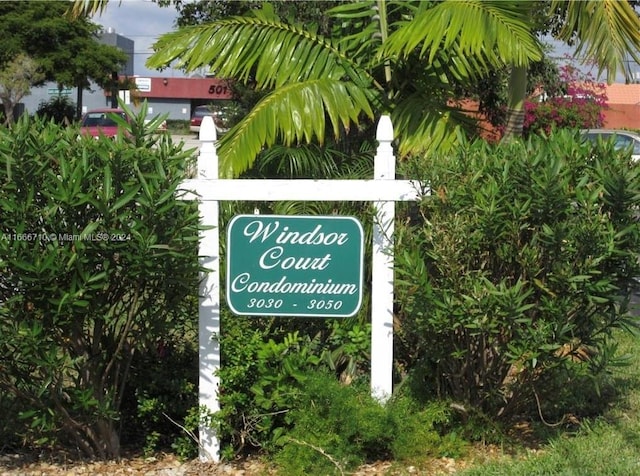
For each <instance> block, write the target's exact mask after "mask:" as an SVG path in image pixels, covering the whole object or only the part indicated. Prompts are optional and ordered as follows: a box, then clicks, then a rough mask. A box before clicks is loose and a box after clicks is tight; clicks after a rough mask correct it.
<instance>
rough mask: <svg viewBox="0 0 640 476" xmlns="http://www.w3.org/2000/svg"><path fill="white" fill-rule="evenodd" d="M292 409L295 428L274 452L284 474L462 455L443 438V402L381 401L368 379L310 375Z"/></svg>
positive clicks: (460, 445)
mask: <svg viewBox="0 0 640 476" xmlns="http://www.w3.org/2000/svg"><path fill="white" fill-rule="evenodd" d="M289 413H290V414H289V419H290V421H291V422H292V428H291V430H290V431H288V432H286V433H282V435H281V436H280V437H279V438H278V440H277V444H278V445H279V446H280V449H279V450H277V451H276V455H275V461H276V463H277V464H278V465H279V466H280V468H281V469H282V470H283V473H284V474H291V475H303V474H344V473H345V471H348V470H352V469H354V468H355V467H357V466H358V465H360V464H363V463H365V462H373V461H379V460H385V459H389V458H392V457H393V458H395V459H396V460H399V461H404V462H411V461H418V460H420V459H423V458H426V457H438V456H443V455H445V454H447V455H453V454H455V455H459V454H461V453H462V452H463V451H464V447H465V444H464V442H463V441H461V440H459V439H456V438H455V436H454V437H452V438H446V437H442V436H441V433H440V430H441V429H442V428H443V427H444V426H446V425H448V424H449V423H450V422H451V415H450V412H449V410H448V408H447V407H446V405H445V404H444V403H435V404H430V405H427V406H420V405H418V404H417V403H416V402H414V401H413V400H411V399H410V398H408V397H406V396H402V395H399V396H396V397H395V398H394V399H393V400H392V401H391V402H389V403H388V404H386V405H381V404H380V402H378V401H377V400H375V399H374V398H372V397H371V395H370V389H369V386H368V385H367V383H366V382H364V381H358V382H354V383H353V384H352V385H343V384H340V383H339V382H338V381H337V380H336V378H335V376H334V375H331V374H329V373H326V372H314V373H308V374H307V375H306V377H305V379H304V387H303V388H301V389H300V392H299V396H298V400H297V402H296V403H295V405H294V406H293V407H292V408H291V409H290V411H289Z"/></svg>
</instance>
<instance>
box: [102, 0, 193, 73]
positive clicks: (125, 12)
mask: <svg viewBox="0 0 640 476" xmlns="http://www.w3.org/2000/svg"><path fill="white" fill-rule="evenodd" d="M176 17H177V12H176V9H175V8H174V7H165V8H160V7H159V6H158V4H157V3H154V2H152V1H150V0H110V1H109V3H108V4H107V9H106V10H105V11H104V12H102V14H96V15H95V16H94V17H93V22H94V23H97V24H99V25H102V26H103V27H104V28H105V30H106V29H107V28H113V29H114V30H115V32H116V33H118V34H119V35H122V36H125V37H127V38H129V39H130V40H133V41H134V55H133V59H134V66H133V69H134V73H135V74H136V75H138V76H184V74H183V73H182V72H181V71H179V70H174V69H166V70H164V71H161V72H160V71H155V70H149V69H147V68H146V67H145V65H144V64H145V62H146V61H147V59H148V58H149V56H150V55H151V53H152V52H153V51H152V49H151V45H152V44H153V43H155V41H156V40H157V39H158V37H159V36H160V35H162V34H163V33H168V32H170V31H172V30H173V29H174V23H175V19H176Z"/></svg>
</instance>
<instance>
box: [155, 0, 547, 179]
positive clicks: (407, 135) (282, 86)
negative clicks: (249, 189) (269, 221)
mask: <svg viewBox="0 0 640 476" xmlns="http://www.w3.org/2000/svg"><path fill="white" fill-rule="evenodd" d="M445 3H451V5H450V8H452V9H453V8H456V9H457V10H458V11H459V12H460V13H463V14H464V15H465V16H464V18H463V21H461V22H458V25H457V26H458V28H457V30H456V31H455V32H454V31H453V30H452V28H449V29H448V30H447V31H445V32H443V34H441V35H440V36H434V37H432V38H427V39H426V40H427V41H431V42H432V43H433V44H437V45H440V42H443V43H444V46H445V48H440V47H438V48H433V49H430V50H427V49H425V48H422V49H421V50H420V48H417V49H416V46H417V45H418V44H419V42H420V41H418V42H415V44H414V43H413V42H412V38H413V37H414V36H416V32H417V31H422V30H421V28H422V27H423V25H424V24H425V20H427V21H426V23H427V24H428V23H429V20H428V19H429V18H430V17H431V16H432V14H433V13H435V12H438V10H436V9H437V8H438V6H440V5H441V4H436V6H435V7H434V6H433V4H431V3H430V2H411V1H409V2H395V3H390V4H388V3H387V2H386V0H377V1H367V2H357V3H353V4H347V5H341V6H338V7H336V8H333V9H331V10H330V11H329V12H328V14H329V15H330V17H331V18H333V19H334V21H335V26H334V29H333V34H332V35H331V37H323V36H320V35H318V34H316V33H314V31H313V30H310V29H308V28H303V27H301V26H297V25H291V24H288V23H286V22H284V21H281V20H280V19H278V18H277V17H276V16H275V15H274V14H273V12H272V10H271V9H269V8H264V9H263V10H260V11H257V12H255V13H254V14H253V15H252V16H245V17H233V18H227V19H222V20H219V21H215V22H213V23H209V24H205V25H198V26H193V27H188V28H183V29H180V30H178V31H175V32H172V33H169V34H167V35H164V36H163V37H161V38H160V40H159V41H158V42H157V43H156V44H155V45H154V49H155V50H156V53H155V54H154V55H153V56H152V57H151V58H150V60H149V61H148V63H147V64H148V66H150V67H162V66H166V65H168V64H170V63H172V62H176V63H177V64H175V65H174V66H177V67H182V68H184V69H185V70H187V71H189V70H194V69H197V68H199V67H201V66H209V67H210V68H211V71H214V72H215V74H216V75H217V76H220V77H228V78H234V79H236V80H240V81H245V82H249V81H252V82H254V84H255V87H257V88H259V89H265V90H268V91H269V94H267V95H266V96H265V97H264V98H263V99H262V101H260V102H259V103H258V104H257V105H256V106H255V107H254V109H253V110H252V111H251V112H250V113H249V114H248V115H247V116H246V117H245V118H244V119H243V120H242V121H241V122H240V123H238V124H237V126H236V127H234V128H233V129H232V130H230V131H229V133H227V135H226V136H225V137H224V138H223V139H222V140H221V142H220V149H219V154H220V157H221V165H222V166H223V173H225V172H226V174H227V175H230V174H237V173H240V172H242V171H243V170H246V169H247V168H248V167H250V166H251V165H252V163H253V161H254V160H255V157H256V156H257V154H258V153H259V152H260V150H261V149H262V148H263V147H264V146H271V145H273V144H275V143H277V142H282V143H284V144H285V145H290V144H294V143H297V142H310V141H313V140H317V141H319V142H323V141H324V140H325V135H326V132H327V129H330V130H331V131H332V133H333V135H334V136H341V135H344V134H346V133H347V132H348V131H349V129H350V128H352V127H361V126H362V125H366V124H367V122H368V121H371V120H372V119H373V118H374V117H375V116H377V115H379V114H382V113H391V115H392V119H393V121H394V124H395V125H396V130H397V131H398V133H399V152H400V153H401V154H410V153H416V152H420V151H424V150H428V149H430V148H432V147H436V146H437V147H447V146H451V145H452V144H453V143H454V142H455V140H456V137H457V134H458V130H459V129H460V128H461V127H464V126H467V127H468V126H469V125H470V124H471V122H472V121H470V120H469V118H468V117H467V116H466V115H465V114H463V113H462V111H460V110H459V109H457V108H455V107H453V106H452V105H450V104H449V103H448V101H449V99H450V98H451V91H452V88H453V85H454V83H455V82H456V81H458V82H465V81H473V80H474V79H475V78H477V77H479V75H481V74H482V73H483V72H485V71H487V70H488V69H489V68H491V67H495V66H499V65H504V64H505V60H506V61H510V62H515V63H516V64H520V63H525V62H526V61H531V60H535V59H539V58H540V56H541V52H540V48H539V44H538V42H537V40H536V39H535V38H534V37H533V36H532V34H531V31H530V28H529V26H528V24H527V18H526V17H525V16H524V15H522V14H520V13H519V10H518V9H519V8H520V10H521V7H518V6H517V5H515V4H511V3H508V4H505V2H503V1H480V0H476V1H467V2H460V3H459V2H445ZM463 5H466V6H467V9H466V10H465V9H464V8H462V6H463ZM404 17H409V18H411V20H402V18H404ZM389 19H391V20H393V19H397V20H396V21H390V20H389ZM472 19H474V20H478V21H475V22H473V24H471V23H470V22H471V20H472ZM463 26H464V27H465V28H462V27H463ZM466 26H470V28H471V29H472V31H475V32H476V33H475V34H474V35H475V36H474V38H475V37H476V36H477V37H479V38H481V39H482V40H479V39H474V40H473V41H469V38H467V36H468V35H466V34H465V35H461V34H460V33H461V32H465V31H466ZM391 29H393V31H390V30H391ZM507 36H508V38H509V41H503V40H502V38H504V37H507ZM402 43H405V44H406V46H401V44H402ZM423 43H424V42H423Z"/></svg>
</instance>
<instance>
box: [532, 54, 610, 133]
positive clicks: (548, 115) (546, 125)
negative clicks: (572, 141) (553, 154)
mask: <svg viewBox="0 0 640 476" xmlns="http://www.w3.org/2000/svg"><path fill="white" fill-rule="evenodd" d="M560 82H561V84H562V89H563V91H562V92H563V94H557V95H552V96H551V97H549V98H547V99H544V100H542V101H537V102H534V101H526V102H525V116H524V126H523V132H524V134H525V136H527V135H529V134H531V133H539V132H543V133H545V134H549V133H551V130H552V129H553V128H572V129H590V128H598V127H602V125H603V123H604V114H603V112H604V110H605V109H606V107H607V95H606V87H605V85H604V84H603V83H597V82H595V81H594V80H593V78H592V77H591V76H590V75H588V74H587V75H584V74H582V73H581V72H580V71H579V70H578V69H577V68H575V67H573V66H569V65H567V66H563V67H562V68H561V69H560Z"/></svg>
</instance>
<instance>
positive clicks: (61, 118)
mask: <svg viewBox="0 0 640 476" xmlns="http://www.w3.org/2000/svg"><path fill="white" fill-rule="evenodd" d="M36 114H37V115H38V116H40V117H42V118H44V119H49V120H52V121H54V122H55V123H56V124H65V125H68V124H70V123H71V122H73V120H74V118H75V115H76V105H75V104H74V103H73V101H71V100H70V99H69V98H68V97H67V96H56V97H53V98H51V99H49V100H48V101H43V102H41V103H40V105H39V106H38V110H37V111H36Z"/></svg>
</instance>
